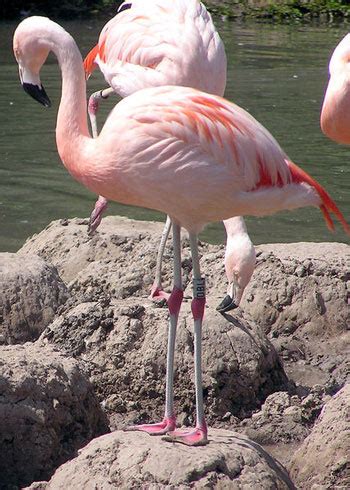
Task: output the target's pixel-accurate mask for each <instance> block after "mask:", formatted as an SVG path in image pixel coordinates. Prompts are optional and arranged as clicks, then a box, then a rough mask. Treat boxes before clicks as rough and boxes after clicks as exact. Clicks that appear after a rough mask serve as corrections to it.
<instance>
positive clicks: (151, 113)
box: [57, 86, 320, 232]
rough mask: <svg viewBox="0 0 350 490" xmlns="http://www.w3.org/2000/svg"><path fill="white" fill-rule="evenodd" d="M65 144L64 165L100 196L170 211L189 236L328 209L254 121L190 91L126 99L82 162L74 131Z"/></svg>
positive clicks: (61, 141) (158, 91) (166, 90)
mask: <svg viewBox="0 0 350 490" xmlns="http://www.w3.org/2000/svg"><path fill="white" fill-rule="evenodd" d="M115 135H118V139H116V137H115ZM57 138H58V149H59V152H60V156H61V159H62V161H63V163H64V164H65V166H66V167H67V169H68V170H69V171H70V172H71V173H72V175H73V176H74V177H75V178H76V179H77V180H80V181H81V182H82V183H84V185H86V186H87V187H88V188H89V189H90V190H91V191H93V192H95V193H101V194H103V195H104V196H106V197H107V198H108V199H110V200H117V201H119V202H122V203H124V204H132V205H136V206H142V207H146V208H151V209H156V210H159V211H163V212H166V213H167V214H169V215H170V216H172V217H173V218H174V219H176V220H177V221H178V222H179V223H180V224H181V225H182V226H183V227H185V228H187V229H188V230H189V231H195V232H198V231H200V230H201V229H202V227H203V226H204V225H205V224H206V223H208V222H211V221H220V220H224V219H228V218H230V217H232V216H239V215H244V214H250V215H255V216H262V215H266V214H272V213H274V212H276V211H278V210H280V209H293V208H296V207H302V206H306V205H319V204H320V199H319V196H318V194H317V192H316V191H315V189H314V188H313V187H312V186H309V185H308V184H306V183H301V182H298V180H297V178H294V175H293V171H292V168H291V167H290V164H289V162H288V158H287V156H286V154H285V153H284V152H283V150H282V149H281V148H280V146H279V145H278V144H277V142H276V141H275V139H274V138H273V137H272V136H271V135H270V134H269V132H268V131H267V130H266V129H265V128H264V127H263V126H262V125H260V124H259V123H258V122H257V121H256V120H255V119H254V118H253V117H252V116H251V115H249V114H248V113H247V112H246V111H244V110H243V109H241V108H239V107H238V106H236V105H235V104H232V103H230V102H228V101H225V100H224V99H222V98H220V97H217V96H213V95H210V94H204V93H201V92H199V91H197V90H194V89H191V88H186V87H173V86H168V87H156V88H150V89H144V90H142V91H139V92H136V93H134V94H133V95H131V96H129V97H128V98H127V99H125V100H122V101H121V102H120V103H119V104H118V105H117V106H116V107H115V108H114V109H113V111H112V113H111V114H110V116H109V118H108V119H107V121H106V123H105V125H104V127H103V129H102V131H101V133H100V135H99V136H98V138H97V139H96V141H94V140H92V139H89V138H88V139H87V140H85V141H84V142H83V146H84V150H83V151H84V156H83V157H82V155H81V150H80V148H79V145H74V148H75V151H73V152H72V148H71V145H70V143H69V134H67V130H66V127H65V126H62V127H61V126H59V127H58V128H57ZM189 209H191V213H189V212H188V210H189Z"/></svg>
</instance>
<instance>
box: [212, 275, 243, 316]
mask: <svg viewBox="0 0 350 490" xmlns="http://www.w3.org/2000/svg"><path fill="white" fill-rule="evenodd" d="M239 296H241V295H240V294H239V291H238V287H237V286H236V285H235V283H234V281H232V282H231V284H230V285H229V287H228V291H227V295H226V296H225V297H224V299H223V300H222V301H221V303H220V304H219V306H217V308H216V309H217V311H219V312H220V313H226V312H227V311H231V310H234V309H235V308H238V305H239V300H240V297H239Z"/></svg>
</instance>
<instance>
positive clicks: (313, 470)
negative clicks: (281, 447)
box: [290, 384, 350, 490]
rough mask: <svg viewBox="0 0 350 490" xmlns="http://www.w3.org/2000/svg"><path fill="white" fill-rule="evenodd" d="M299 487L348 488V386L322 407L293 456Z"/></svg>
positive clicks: (349, 417)
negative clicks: (309, 431)
mask: <svg viewBox="0 0 350 490" xmlns="http://www.w3.org/2000/svg"><path fill="white" fill-rule="evenodd" d="M290 471H291V475H292V476H293V478H294V481H295V482H296V484H297V485H298V488H305V489H306V488H308V489H310V490H318V489H319V488H322V489H325V490H328V489H329V490H330V489H333V488H334V489H342V490H343V489H344V490H345V489H348V488H350V384H347V385H345V386H344V387H343V388H342V389H341V390H340V391H339V392H338V393H337V394H336V395H335V396H334V397H333V398H332V399H331V400H329V402H328V403H326V405H325V406H324V407H323V410H322V413H321V415H320V416H319V418H318V420H317V422H316V424H315V426H314V428H313V430H312V432H311V434H310V435H309V436H308V437H307V438H306V439H305V440H304V442H303V444H302V445H301V447H300V448H299V450H298V451H296V453H295V454H294V455H293V456H292V460H291V463H290Z"/></svg>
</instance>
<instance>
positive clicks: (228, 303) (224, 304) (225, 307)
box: [216, 295, 238, 313]
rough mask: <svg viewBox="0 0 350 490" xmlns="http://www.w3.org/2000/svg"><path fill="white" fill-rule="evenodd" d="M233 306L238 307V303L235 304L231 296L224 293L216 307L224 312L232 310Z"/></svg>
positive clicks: (220, 311)
mask: <svg viewBox="0 0 350 490" xmlns="http://www.w3.org/2000/svg"><path fill="white" fill-rule="evenodd" d="M235 308H238V305H236V303H235V302H234V300H233V299H232V298H231V296H229V295H226V296H225V297H224V299H223V300H222V301H221V303H220V304H219V306H217V308H216V309H217V311H218V312H219V313H226V312H227V311H230V310H234V309H235Z"/></svg>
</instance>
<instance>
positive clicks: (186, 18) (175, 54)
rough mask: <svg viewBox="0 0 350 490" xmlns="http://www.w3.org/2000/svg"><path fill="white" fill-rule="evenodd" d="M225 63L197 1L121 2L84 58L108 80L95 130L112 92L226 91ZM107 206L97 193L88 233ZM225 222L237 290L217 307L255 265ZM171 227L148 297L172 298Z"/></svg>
mask: <svg viewBox="0 0 350 490" xmlns="http://www.w3.org/2000/svg"><path fill="white" fill-rule="evenodd" d="M226 65H227V63H226V55H225V48H224V45H223V42H222V41H221V39H220V36H219V34H218V32H217V30H216V29H215V26H214V24H213V21H212V19H211V16H210V14H209V13H208V12H207V10H206V8H205V6H204V5H203V4H202V3H201V2H199V1H198V0H171V1H170V0H152V1H148V2H145V1H144V0H133V2H132V3H131V2H123V3H122V4H121V5H120V7H119V9H118V11H117V15H116V16H115V17H113V18H112V19H111V20H110V21H109V22H108V23H107V24H106V25H105V26H104V28H103V29H102V31H101V34H100V37H99V41H98V44H97V45H96V46H94V48H93V49H92V50H91V51H90V52H89V53H88V55H87V56H86V58H85V60H84V68H85V72H86V75H87V78H88V77H89V76H90V75H91V73H92V72H93V70H94V69H95V68H96V67H97V66H98V67H99V68H100V70H101V71H102V73H103V75H104V77H105V80H106V82H107V83H108V84H109V85H110V87H109V88H107V89H104V90H99V91H98V92H95V93H94V94H92V95H91V97H90V99H89V105H88V112H89V116H90V121H91V129H92V133H93V136H94V137H97V135H98V131H97V122H96V113H97V110H98V107H99V103H100V101H101V100H102V99H106V98H108V97H109V96H110V95H111V94H114V93H117V94H119V95H120V96H122V97H125V96H127V95H130V94H132V93H134V92H136V91H137V90H140V89H143V88H148V87H156V86H162V85H182V86H188V87H193V88H198V89H200V90H203V91H205V92H209V93H213V94H216V95H223V94H224V91H225V86H226ZM107 204H108V201H107V199H105V198H104V197H103V196H99V198H98V200H97V202H96V204H95V208H94V210H93V211H92V214H91V217H90V222H89V229H88V232H89V233H92V232H93V231H95V230H96V228H97V227H98V226H99V224H100V222H101V218H102V213H103V211H104V210H105V209H106V207H107ZM224 225H225V228H226V232H227V229H228V228H229V232H227V233H229V234H231V235H232V233H233V231H234V230H237V233H238V235H237V241H236V243H234V237H233V236H232V237H231V235H229V236H228V241H229V242H230V247H229V248H228V249H226V254H225V257H226V258H225V262H228V261H229V262H230V263H231V267H230V272H229V275H228V276H227V277H228V280H229V291H231V293H233V292H236V293H237V294H236V295H235V296H230V295H229V294H228V295H227V296H226V298H225V299H224V300H223V302H221V303H220V305H219V306H218V308H217V309H218V311H220V312H225V311H228V310H230V309H232V308H235V307H237V306H238V305H239V302H240V299H241V297H242V294H243V291H244V288H245V287H246V286H247V284H248V282H249V281H250V278H251V276H252V274H253V271H254V266H255V249H254V247H253V244H252V242H251V240H250V238H249V236H248V233H247V230H246V227H245V224H244V221H243V218H240V217H233V218H232V223H231V221H230V220H227V221H226V222H224ZM170 228H171V220H170V218H169V217H168V218H167V221H166V225H165V227H164V231H163V234H162V238H161V241H160V245H159V250H158V255H157V263H156V273H155V281H154V283H153V285H152V289H151V297H152V298H162V297H163V298H166V299H168V297H169V295H168V294H167V293H165V292H164V291H163V289H162V286H161V271H162V258H163V254H164V249H165V244H166V241H167V238H168V236H169V232H170ZM243 247H244V248H243ZM228 250H229V252H228ZM227 270H228V268H227V267H226V271H227ZM233 270H234V271H235V273H234V274H233V273H232V271H233ZM241 293H242V294H241Z"/></svg>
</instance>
